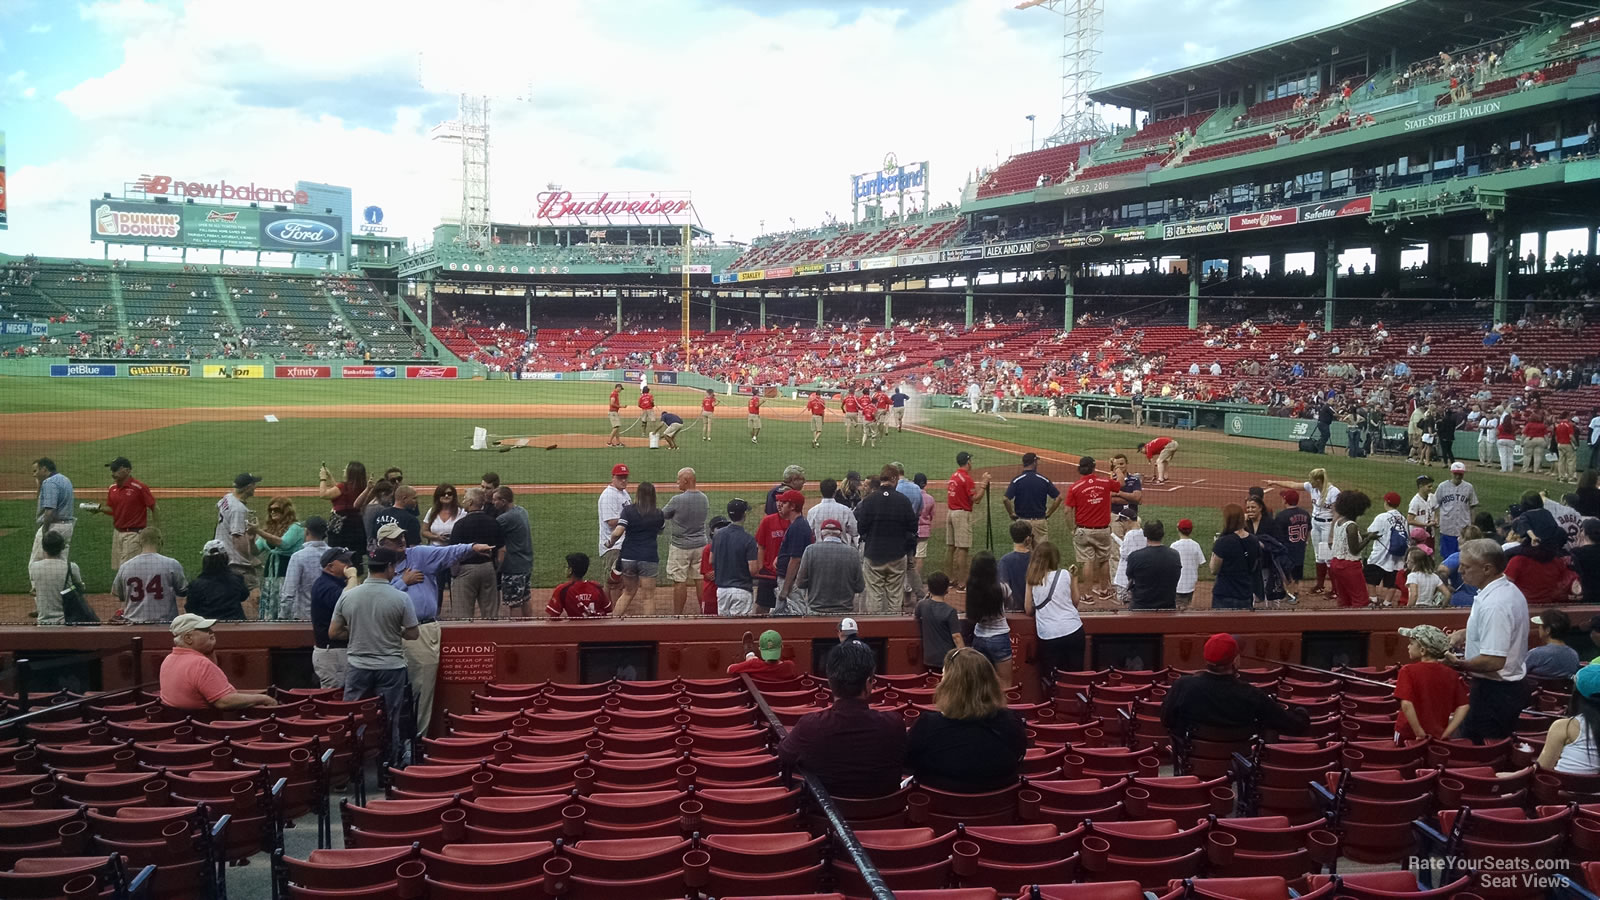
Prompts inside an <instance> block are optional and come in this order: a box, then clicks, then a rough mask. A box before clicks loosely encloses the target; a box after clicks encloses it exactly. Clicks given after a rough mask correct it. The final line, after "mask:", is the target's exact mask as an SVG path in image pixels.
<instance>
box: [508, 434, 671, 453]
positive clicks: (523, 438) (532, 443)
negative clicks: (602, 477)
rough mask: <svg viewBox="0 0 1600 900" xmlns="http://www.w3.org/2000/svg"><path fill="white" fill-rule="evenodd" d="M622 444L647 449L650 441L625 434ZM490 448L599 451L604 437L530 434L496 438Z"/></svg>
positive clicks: (596, 435) (604, 443)
mask: <svg viewBox="0 0 1600 900" xmlns="http://www.w3.org/2000/svg"><path fill="white" fill-rule="evenodd" d="M622 443H623V445H625V446H628V447H648V446H650V439H649V438H644V437H633V436H630V435H626V434H625V435H623V436H622ZM490 446H492V447H494V448H495V449H497V450H510V449H512V448H515V447H528V448H532V449H535V450H599V449H604V448H605V446H606V436H605V435H603V434H530V435H519V436H517V437H503V438H496V439H495V441H494V442H493V443H492V444H491V445H490Z"/></svg>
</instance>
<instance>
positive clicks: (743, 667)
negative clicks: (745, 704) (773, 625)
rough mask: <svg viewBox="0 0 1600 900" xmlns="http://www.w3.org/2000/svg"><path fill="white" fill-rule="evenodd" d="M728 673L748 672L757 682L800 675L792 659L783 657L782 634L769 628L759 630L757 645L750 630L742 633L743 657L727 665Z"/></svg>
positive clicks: (777, 680) (792, 679) (787, 679)
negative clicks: (758, 642)
mask: <svg viewBox="0 0 1600 900" xmlns="http://www.w3.org/2000/svg"><path fill="white" fill-rule="evenodd" d="M728 674H729V675H741V674H748V675H749V676H750V677H751V678H753V679H755V680H756V681H757V682H769V683H770V682H782V681H794V680H795V679H797V678H799V677H800V672H799V670H798V669H796V668H795V667H794V660H792V659H784V658H783V635H781V634H778V633H777V632H776V631H773V630H771V629H768V630H766V631H763V632H761V642H760V644H759V647H758V645H757V643H756V639H755V638H754V637H753V636H752V635H751V634H750V632H748V631H746V632H745V633H744V659H742V660H740V661H739V662H736V663H734V664H733V665H731V666H729V667H728Z"/></svg>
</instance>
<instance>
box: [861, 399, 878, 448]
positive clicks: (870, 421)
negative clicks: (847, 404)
mask: <svg viewBox="0 0 1600 900" xmlns="http://www.w3.org/2000/svg"><path fill="white" fill-rule="evenodd" d="M869 440H870V441H872V446H873V447H877V446H878V404H877V403H875V402H874V401H873V399H872V398H871V397H870V396H863V397H862V398H861V446H863V447H865V446H866V445H867V441H869Z"/></svg>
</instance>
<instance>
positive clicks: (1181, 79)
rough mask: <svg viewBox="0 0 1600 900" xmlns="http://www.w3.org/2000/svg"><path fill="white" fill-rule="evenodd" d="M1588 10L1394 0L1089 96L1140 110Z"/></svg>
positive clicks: (1584, 4)
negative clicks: (1298, 70) (1313, 67)
mask: <svg viewBox="0 0 1600 900" xmlns="http://www.w3.org/2000/svg"><path fill="white" fill-rule="evenodd" d="M1596 13H1600V4H1596V3H1595V2H1594V0H1522V2H1517V3H1513V2H1507V0H1402V2H1400V3H1396V4H1395V5H1393V6H1390V7H1386V8H1384V9H1380V10H1378V11H1377V12H1372V13H1368V14H1366V15H1364V16H1357V17H1356V18H1354V19H1350V20H1349V21H1346V22H1340V23H1339V24H1337V25H1331V26H1329V27H1327V28H1320V29H1318V30H1316V31H1310V32H1307V33H1305V34H1302V35H1300V36H1298V37H1292V38H1287V39H1285V40H1281V41H1277V42H1276V43H1272V44H1267V45H1266V46H1264V47H1257V48H1255V49H1253V50H1246V51H1244V52H1242V53H1235V54H1233V55H1232V56H1225V57H1223V58H1222V59H1215V60H1211V61H1210V62H1203V63H1199V64H1197V65H1193V66H1187V67H1185V68H1182V69H1173V70H1172V71H1170V72H1163V73H1162V74H1160V75H1151V76H1149V77H1146V78H1139V79H1135V80H1133V81H1125V82H1123V83H1121V84H1114V85H1111V86H1110V87H1103V88H1099V89H1097V90H1095V91H1093V92H1091V93H1090V94H1089V98H1090V99H1091V100H1094V101H1095V102H1096V103H1109V104H1111V105H1113V106H1121V107H1125V108H1130V109H1148V108H1150V107H1151V106H1153V105H1154V104H1156V103H1159V102H1162V101H1165V100H1171V99H1173V98H1175V97H1182V96H1183V95H1184V94H1185V93H1187V92H1188V91H1189V89H1190V85H1195V86H1199V85H1211V84H1215V83H1217V82H1227V81H1234V80H1238V79H1240V78H1246V77H1255V76H1259V75H1261V74H1263V73H1274V72H1282V71H1285V70H1287V69H1291V68H1294V67H1296V66H1302V65H1309V64H1311V63H1315V62H1317V61H1321V60H1326V59H1328V58H1329V57H1331V56H1333V55H1334V54H1336V53H1338V52H1339V51H1341V50H1343V51H1345V52H1349V51H1350V50H1352V49H1354V48H1356V47H1369V46H1370V47H1380V48H1383V49H1384V50H1388V49H1389V48H1391V47H1392V48H1394V49H1395V50H1396V51H1397V52H1400V53H1401V54H1402V56H1401V58H1402V59H1404V54H1405V51H1406V49H1408V48H1411V47H1417V48H1421V50H1422V53H1423V54H1426V53H1431V52H1434V51H1438V50H1449V49H1453V48H1456V47H1466V46H1472V45H1474V44H1479V43H1482V42H1484V41H1490V40H1493V39H1495V38H1497V37H1501V36H1503V35H1506V34H1509V33H1511V32H1515V31H1518V30H1521V29H1523V28H1527V27H1531V26H1536V25H1539V24H1541V23H1547V22H1548V21H1549V20H1551V19H1555V18H1560V17H1570V18H1572V19H1578V18H1582V17H1584V16H1591V15H1594V14H1596ZM1397 39H1398V40H1397Z"/></svg>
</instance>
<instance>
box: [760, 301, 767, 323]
mask: <svg viewBox="0 0 1600 900" xmlns="http://www.w3.org/2000/svg"><path fill="white" fill-rule="evenodd" d="M761 330H762V331H766V330H767V295H766V294H762V295H761Z"/></svg>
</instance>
